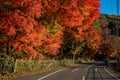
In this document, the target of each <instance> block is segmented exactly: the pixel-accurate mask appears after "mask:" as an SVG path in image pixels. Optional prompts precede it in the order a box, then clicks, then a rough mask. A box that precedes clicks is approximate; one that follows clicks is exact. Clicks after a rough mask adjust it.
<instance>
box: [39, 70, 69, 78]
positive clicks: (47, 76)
mask: <svg viewBox="0 0 120 80" xmlns="http://www.w3.org/2000/svg"><path fill="white" fill-rule="evenodd" d="M65 69H67V68H65ZM65 69H60V70H57V71H55V72H52V73H50V74H47V75H45V76H43V77H41V78H39V79H38V80H43V79H45V78H47V77H49V76H51V75H53V74H56V73H58V72H60V71H63V70H65Z"/></svg>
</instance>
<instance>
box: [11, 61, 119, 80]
mask: <svg viewBox="0 0 120 80" xmlns="http://www.w3.org/2000/svg"><path fill="white" fill-rule="evenodd" d="M11 80H120V79H119V78H117V77H116V76H115V75H113V74H112V73H111V72H109V71H108V70H107V69H106V68H105V65H104V63H103V62H95V63H89V64H79V65H78V66H75V67H68V68H64V69H60V70H56V71H50V72H46V73H41V74H36V75H30V76H25V77H19V78H16V79H11Z"/></svg>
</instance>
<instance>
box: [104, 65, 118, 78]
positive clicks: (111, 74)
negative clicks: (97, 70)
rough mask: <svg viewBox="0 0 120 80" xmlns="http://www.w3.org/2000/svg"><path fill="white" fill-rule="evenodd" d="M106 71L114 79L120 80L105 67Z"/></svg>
mask: <svg viewBox="0 0 120 80" xmlns="http://www.w3.org/2000/svg"><path fill="white" fill-rule="evenodd" d="M104 70H105V71H106V72H107V73H108V74H110V75H111V76H112V77H114V78H115V79H117V80H120V79H119V78H117V77H116V76H115V75H113V74H112V73H111V72H109V71H108V70H107V69H106V68H105V67H104Z"/></svg>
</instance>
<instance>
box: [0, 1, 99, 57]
mask: <svg viewBox="0 0 120 80" xmlns="http://www.w3.org/2000/svg"><path fill="white" fill-rule="evenodd" d="M0 7H1V8H0V32H1V34H4V35H5V36H6V37H8V43H9V44H11V45H12V46H13V49H14V51H15V52H16V53H19V52H20V51H23V52H25V53H27V55H28V56H30V57H35V56H36V55H37V54H38V53H39V52H40V50H41V48H42V49H43V48H44V52H45V53H48V54H53V55H54V54H56V53H57V52H58V49H59V48H60V47H61V44H62V43H63V42H62V38H63V34H64V32H65V31H64V30H65V28H69V29H68V30H70V31H69V32H70V34H71V35H73V36H74V38H75V40H77V41H83V40H87V39H88V40H89V41H88V44H89V45H90V46H92V47H93V46H94V47H96V46H97V45H99V42H100V40H101V37H100V35H99V34H98V33H97V31H96V30H94V29H93V28H91V27H90V25H91V24H92V23H93V21H94V20H95V19H96V18H97V17H98V16H99V0H69V1H63V0H35V1H32V0H17V1H16V0H6V1H4V0H2V2H0ZM45 23H48V24H53V25H52V26H51V27H50V26H47V25H46V24H45ZM56 24H58V25H60V27H59V26H55V25H56ZM48 27H49V28H48ZM55 27H57V28H55ZM58 28H60V29H58ZM53 33H54V34H53ZM93 34H94V35H93ZM88 35H90V36H88ZM86 36H88V37H89V38H87V37H86ZM93 37H94V38H93ZM41 54H42V53H41Z"/></svg>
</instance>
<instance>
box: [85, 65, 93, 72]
mask: <svg viewBox="0 0 120 80" xmlns="http://www.w3.org/2000/svg"><path fill="white" fill-rule="evenodd" d="M93 65H94V64H92V65H89V66H88V67H87V68H86V69H85V72H86V71H87V70H88V69H89V68H90V67H92V66H93Z"/></svg>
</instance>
